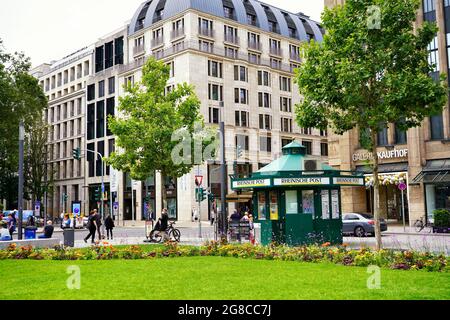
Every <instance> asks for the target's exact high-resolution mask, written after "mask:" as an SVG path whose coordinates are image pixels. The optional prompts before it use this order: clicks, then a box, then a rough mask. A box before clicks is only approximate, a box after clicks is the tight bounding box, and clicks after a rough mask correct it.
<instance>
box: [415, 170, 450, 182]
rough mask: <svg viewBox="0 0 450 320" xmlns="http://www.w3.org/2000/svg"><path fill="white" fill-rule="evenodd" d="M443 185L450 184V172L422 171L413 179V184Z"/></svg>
mask: <svg viewBox="0 0 450 320" xmlns="http://www.w3.org/2000/svg"><path fill="white" fill-rule="evenodd" d="M419 183H425V184H441V183H450V170H441V171H422V172H421V173H420V174H419V175H418V176H417V177H415V178H414V179H413V181H412V182H411V184H419Z"/></svg>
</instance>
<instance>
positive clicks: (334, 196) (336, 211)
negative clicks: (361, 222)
mask: <svg viewBox="0 0 450 320" xmlns="http://www.w3.org/2000/svg"><path fill="white" fill-rule="evenodd" d="M331 208H332V210H333V211H332V214H333V219H336V220H338V219H339V218H340V216H341V212H340V211H341V210H340V208H339V191H337V190H333V191H331Z"/></svg>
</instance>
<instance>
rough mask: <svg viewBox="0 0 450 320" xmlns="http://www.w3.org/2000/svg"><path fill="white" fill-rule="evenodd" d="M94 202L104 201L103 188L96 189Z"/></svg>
mask: <svg viewBox="0 0 450 320" xmlns="http://www.w3.org/2000/svg"><path fill="white" fill-rule="evenodd" d="M94 200H95V201H101V200H102V189H101V188H95V189H94Z"/></svg>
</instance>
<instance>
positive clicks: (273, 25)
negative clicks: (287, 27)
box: [269, 21, 278, 33]
mask: <svg viewBox="0 0 450 320" xmlns="http://www.w3.org/2000/svg"><path fill="white" fill-rule="evenodd" d="M269 31H270V32H275V33H278V23H276V22H274V21H269Z"/></svg>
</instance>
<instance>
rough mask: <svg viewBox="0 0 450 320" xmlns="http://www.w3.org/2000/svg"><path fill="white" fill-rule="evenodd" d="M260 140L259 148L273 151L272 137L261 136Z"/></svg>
mask: <svg viewBox="0 0 450 320" xmlns="http://www.w3.org/2000/svg"><path fill="white" fill-rule="evenodd" d="M259 141H260V145H259V150H260V151H261V152H268V153H271V152H272V138H270V137H260V139H259Z"/></svg>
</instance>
